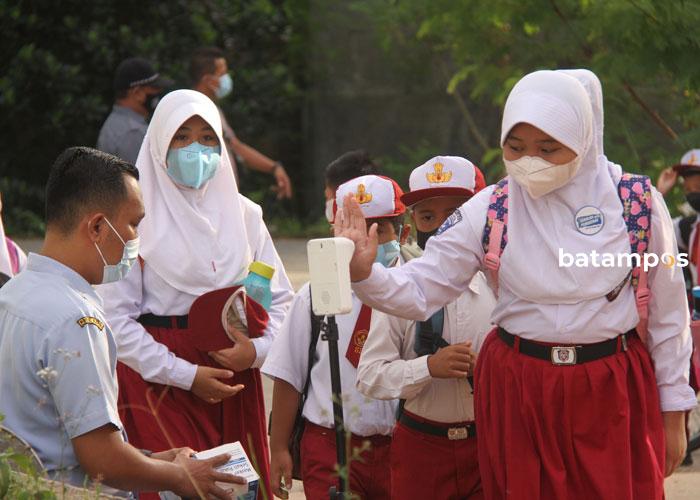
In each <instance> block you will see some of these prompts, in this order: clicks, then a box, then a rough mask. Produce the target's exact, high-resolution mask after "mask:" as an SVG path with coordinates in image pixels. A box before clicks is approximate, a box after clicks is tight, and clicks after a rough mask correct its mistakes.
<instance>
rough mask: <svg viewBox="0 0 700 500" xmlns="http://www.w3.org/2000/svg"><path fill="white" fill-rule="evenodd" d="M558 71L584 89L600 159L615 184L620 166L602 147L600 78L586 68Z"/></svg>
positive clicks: (620, 174) (601, 90) (620, 176)
mask: <svg viewBox="0 0 700 500" xmlns="http://www.w3.org/2000/svg"><path fill="white" fill-rule="evenodd" d="M558 72H559V73H564V74H565V75H569V76H573V77H574V78H576V79H577V80H578V81H579V83H580V84H581V85H583V87H584V88H585V89H586V92H587V93H588V98H589V100H590V101H591V108H592V109H593V127H594V131H595V133H596V136H595V141H596V146H597V147H598V152H599V154H600V155H601V156H602V158H601V160H600V161H605V162H606V163H607V164H608V170H609V171H610V175H611V176H612V178H613V180H614V181H615V184H616V185H617V184H618V183H619V182H620V179H621V178H622V167H621V166H620V165H618V164H617V163H613V162H611V161H610V160H608V158H607V156H605V152H604V151H605V149H604V147H603V144H604V142H605V141H604V134H603V131H604V129H603V125H604V123H603V117H604V113H603V87H602V86H601V84H600V80H599V79H598V77H597V76H596V74H595V73H593V72H592V71H590V70H587V69H560V70H558Z"/></svg>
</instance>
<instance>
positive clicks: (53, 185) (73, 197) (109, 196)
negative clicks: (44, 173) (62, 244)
mask: <svg viewBox="0 0 700 500" xmlns="http://www.w3.org/2000/svg"><path fill="white" fill-rule="evenodd" d="M125 175H129V176H131V177H133V178H134V179H136V180H138V178H139V171H138V170H136V167H134V166H133V165H132V164H131V163H129V162H127V161H124V160H122V159H120V158H117V157H116V156H114V155H111V154H108V153H104V152H102V151H98V150H96V149H93V148H87V147H72V148H68V149H66V150H65V151H63V152H62V153H61V154H60V155H58V158H56V161H55V162H54V164H53V166H52V167H51V172H50V173H49V179H48V181H47V182H46V225H47V227H50V228H55V229H58V230H59V231H60V232H62V233H63V234H68V233H70V232H71V231H73V229H75V226H76V225H77V224H78V222H79V220H80V218H81V217H82V216H83V215H84V214H85V213H86V212H87V211H89V210H98V211H104V212H105V213H107V214H112V213H114V210H115V209H117V208H118V207H119V205H120V204H121V203H122V202H123V201H124V199H125V198H126V196H127V191H126V184H125V182H124V181H125V179H124V176H125Z"/></svg>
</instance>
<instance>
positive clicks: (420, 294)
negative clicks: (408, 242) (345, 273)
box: [352, 188, 493, 321]
mask: <svg viewBox="0 0 700 500" xmlns="http://www.w3.org/2000/svg"><path fill="white" fill-rule="evenodd" d="M492 190H493V188H491V189H483V190H481V191H480V192H479V193H478V194H477V195H476V196H474V197H472V198H471V199H470V200H469V201H467V202H466V203H465V204H464V205H462V206H461V207H460V208H459V209H458V210H456V211H455V212H454V213H453V214H452V215H451V216H450V217H449V218H448V219H447V220H446V221H445V223H444V224H443V225H442V227H441V228H440V229H439V230H438V234H437V235H436V236H433V237H432V238H430V239H429V240H428V243H427V245H426V247H425V252H424V253H423V256H422V257H419V258H416V259H413V260H411V261H410V262H408V263H407V264H405V265H403V266H399V267H394V268H391V269H387V268H385V267H384V266H382V265H381V264H374V266H372V272H371V274H370V275H369V277H368V278H367V279H365V280H363V281H359V282H355V283H353V284H352V288H353V290H354V291H355V293H356V294H357V296H358V297H359V298H360V300H361V301H362V302H363V303H364V304H367V305H369V306H371V307H372V308H373V309H377V310H380V311H383V312H385V313H388V314H392V315H395V316H400V317H402V318H407V319H412V320H416V321H425V320H427V319H428V318H429V317H430V316H431V315H432V314H433V313H435V311H437V310H438V309H440V308H441V307H444V306H445V305H446V304H448V303H450V302H452V301H454V300H456V299H457V297H459V296H460V295H461V294H462V293H463V292H464V291H466V290H467V288H468V287H469V283H470V281H471V279H472V276H474V274H475V273H476V272H477V271H478V270H479V268H480V267H481V260H482V259H483V255H484V251H483V248H482V246H481V237H482V234H483V229H484V224H485V223H486V210H487V208H488V203H489V197H490V194H491V191H492Z"/></svg>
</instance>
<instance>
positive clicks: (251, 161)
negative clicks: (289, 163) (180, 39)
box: [189, 47, 292, 199]
mask: <svg viewBox="0 0 700 500" xmlns="http://www.w3.org/2000/svg"><path fill="white" fill-rule="evenodd" d="M189 74H190V79H191V81H192V89H193V90H197V91H199V92H201V93H202V94H204V95H206V96H207V97H208V98H209V99H211V100H212V101H214V102H215V103H217V107H218V108H219V113H220V114H221V124H222V126H223V129H224V142H225V143H226V147H227V148H228V149H229V156H230V157H231V164H232V165H233V169H234V174H235V176H236V180H238V170H237V168H236V163H235V158H236V157H239V158H242V159H243V162H244V164H245V165H246V166H247V167H249V168H251V169H253V170H257V171H258V172H262V173H265V174H270V175H272V176H274V178H275V182H276V187H275V189H276V191H277V198H278V199H283V198H291V197H292V182H291V181H290V179H289V176H288V175H287V172H286V170H285V169H284V167H283V166H282V164H281V163H280V162H279V161H276V160H273V159H272V158H269V157H267V156H265V155H264V154H262V153H261V152H260V151H258V150H257V149H255V148H253V147H252V146H249V145H248V144H246V143H244V142H243V141H241V140H240V139H239V138H238V136H237V135H236V134H235V132H234V131H233V128H232V127H231V125H229V123H228V120H226V117H225V116H224V113H223V111H222V110H221V107H219V106H218V102H219V101H220V100H221V99H223V98H225V97H227V96H228V95H230V94H231V92H233V78H232V77H231V74H230V72H229V68H228V64H227V62H226V55H225V54H224V51H223V50H221V49H219V48H217V47H201V48H198V49H196V50H195V51H194V52H192V56H191V57H190V67H189Z"/></svg>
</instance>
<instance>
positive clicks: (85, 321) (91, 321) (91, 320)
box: [78, 316, 105, 331]
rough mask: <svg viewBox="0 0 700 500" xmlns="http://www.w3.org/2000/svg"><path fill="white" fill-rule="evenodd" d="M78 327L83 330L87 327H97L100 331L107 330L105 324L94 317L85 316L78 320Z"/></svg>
mask: <svg viewBox="0 0 700 500" xmlns="http://www.w3.org/2000/svg"><path fill="white" fill-rule="evenodd" d="M78 325H80V327H81V328H82V327H84V326H85V325H95V326H96V327H97V328H98V329H99V330H100V331H102V330H104V328H105V324H104V323H103V322H102V321H100V320H99V319H97V318H95V317H94V316H83V317H82V318H80V319H79V320H78Z"/></svg>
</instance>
